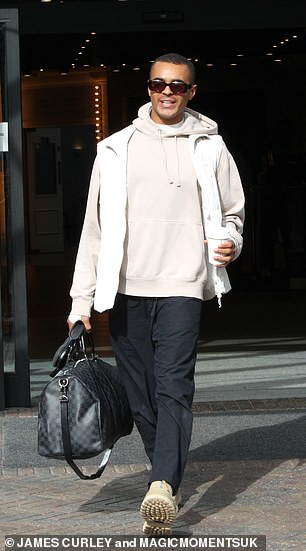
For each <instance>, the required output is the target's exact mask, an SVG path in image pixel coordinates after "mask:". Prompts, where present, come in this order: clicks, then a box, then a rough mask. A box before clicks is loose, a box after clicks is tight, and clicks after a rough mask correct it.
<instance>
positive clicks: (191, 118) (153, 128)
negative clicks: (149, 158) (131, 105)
mask: <svg viewBox="0 0 306 551" xmlns="http://www.w3.org/2000/svg"><path fill="white" fill-rule="evenodd" d="M151 110H152V104H151V102H149V103H146V104H145V105H143V106H142V107H140V109H139V111H138V118H137V119H134V120H133V123H132V124H133V126H135V128H137V130H139V131H140V132H142V133H144V134H150V135H152V134H153V135H154V134H156V136H159V135H160V130H161V129H162V126H163V125H160V124H156V123H155V122H153V121H152V119H151V116H150V114H151ZM170 128H171V125H167V133H165V134H166V135H167V136H186V135H188V136H190V135H191V134H199V135H203V134H218V125H217V123H216V122H215V121H213V120H212V119H209V118H208V117H206V116H205V115H202V114H201V113H198V112H197V111H194V110H193V109H189V108H188V107H186V109H185V120H184V121H183V122H182V124H181V125H180V126H179V128H177V126H176V125H174V127H173V132H171V131H170Z"/></svg>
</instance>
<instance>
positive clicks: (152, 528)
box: [142, 520, 172, 536]
mask: <svg viewBox="0 0 306 551" xmlns="http://www.w3.org/2000/svg"><path fill="white" fill-rule="evenodd" d="M142 531H143V533H144V534H146V535H147V536H170V535H171V534H172V524H171V523H167V522H154V521H153V520H145V521H144V524H143V527H142Z"/></svg>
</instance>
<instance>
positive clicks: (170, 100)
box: [148, 61, 196, 124]
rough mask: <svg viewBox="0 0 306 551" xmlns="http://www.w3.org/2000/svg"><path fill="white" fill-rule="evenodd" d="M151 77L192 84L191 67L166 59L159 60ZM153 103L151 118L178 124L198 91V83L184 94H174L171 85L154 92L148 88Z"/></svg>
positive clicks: (153, 68) (155, 120) (164, 122)
mask: <svg viewBox="0 0 306 551" xmlns="http://www.w3.org/2000/svg"><path fill="white" fill-rule="evenodd" d="M150 79H151V80H154V79H158V80H163V81H164V82H167V83H168V84H169V83H170V82H173V81H179V82H185V83H186V84H191V82H190V74H189V69H188V67H187V66H186V65H176V64H174V63H167V62H164V61H157V62H156V63H155V65H154V66H153V67H152V71H151V74H150ZM148 93H149V96H150V99H151V103H152V112H151V118H152V120H153V121H154V122H156V123H158V124H177V123H178V122H180V121H181V120H182V118H183V113H184V110H185V107H186V105H187V103H188V101H190V100H191V99H192V98H193V96H194V95H195V93H196V85H195V84H194V85H193V86H192V88H190V89H189V90H187V91H186V92H185V93H183V94H174V93H173V92H172V91H171V90H170V88H169V86H167V87H166V88H165V89H164V90H163V91H162V92H153V91H151V90H150V89H148Z"/></svg>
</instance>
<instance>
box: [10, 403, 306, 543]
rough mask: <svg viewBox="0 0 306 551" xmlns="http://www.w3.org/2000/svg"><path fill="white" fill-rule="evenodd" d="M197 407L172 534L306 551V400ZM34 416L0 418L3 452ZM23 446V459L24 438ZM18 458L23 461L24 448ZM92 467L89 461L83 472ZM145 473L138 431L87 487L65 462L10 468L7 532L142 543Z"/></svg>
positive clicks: (30, 413) (25, 412) (120, 444)
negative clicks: (259, 539) (237, 538)
mask: <svg viewBox="0 0 306 551" xmlns="http://www.w3.org/2000/svg"><path fill="white" fill-rule="evenodd" d="M194 409H195V419H194V435H193V441H192V446H191V451H190V459H189V463H188V466H187V469H186V474H185V477H184V481H183V484H182V492H183V497H184V501H183V507H182V508H181V510H180V512H179V515H178V517H177V521H176V523H175V526H174V530H173V534H174V535H176V536H180V535H189V536H191V535H193V536H197V535H220V536H221V535H226V534H227V535H232V536H233V535H244V536H247V535H255V534H258V535H259V534H264V535H266V537H267V550H268V551H282V550H287V551H294V550H296V551H305V549H306V524H305V518H306V447H305V439H304V435H305V434H306V404H305V400H304V399H296V400H283V401H276V400H275V401H264V400H262V401H261V402H260V401H251V402H247V401H244V402H241V403H239V402H236V403H235V402H228V403H226V402H223V403H221V402H220V403H219V404H218V403H217V402H215V404H214V406H213V407H212V405H211V404H200V403H199V404H196V405H195V408H194ZM36 415H37V411H36V409H35V408H34V409H32V410H11V411H10V412H6V414H4V415H2V416H1V421H2V427H4V430H3V433H2V438H4V452H5V450H6V447H7V446H8V438H9V435H5V431H6V428H8V427H11V428H12V427H14V424H12V423H13V421H14V419H15V422H16V423H17V422H18V421H19V422H22V421H23V422H30V421H32V423H36ZM16 426H17V424H16ZM5 427H6V428H5ZM31 432H33V427H32V429H31ZM24 434H25V438H27V439H28V438H29V435H27V434H26V433H24ZM32 436H33V435H32ZM35 438H36V435H35ZM16 445H17V444H16ZM22 445H23V447H24V456H26V453H27V447H26V442H25V443H24V444H22V439H20V440H19V446H22ZM17 452H18V454H19V456H22V453H23V449H22V447H21V449H20V448H19V449H18V450H16V453H17ZM25 459H26V458H25ZM44 459H45V458H44ZM48 461H51V460H46V465H49V463H48ZM3 463H5V454H4V457H2V464H3ZM21 463H22V462H21ZM51 465H52V466H51ZM95 466H96V465H95V464H94V462H93V461H90V466H86V467H84V471H85V472H87V473H90V472H93V470H94V468H95ZM148 469H149V466H148V464H147V463H146V459H145V456H144V454H143V450H142V446H141V443H140V439H139V436H138V434H137V433H136V432H135V431H133V433H132V435H131V436H129V437H126V438H124V439H122V440H121V441H119V442H118V443H117V445H116V448H115V450H114V452H113V456H112V459H111V462H110V464H109V465H108V467H107V468H106V470H105V472H104V474H103V475H102V477H101V479H98V480H93V481H82V480H80V479H79V478H78V477H77V476H76V475H75V474H74V473H73V472H72V471H71V470H70V468H69V467H66V464H65V462H61V461H60V462H55V464H54V465H53V464H52V462H51V463H50V466H35V464H33V465H32V466H29V465H27V466H26V467H22V466H21V467H14V468H10V467H8V466H6V467H3V469H2V476H1V478H0V480H1V495H2V499H1V502H2V513H1V520H0V533H1V534H2V535H3V534H7V535H8V534H27V535H68V534H69V535H99V536H103V535H113V536H119V535H121V534H122V535H135V536H137V535H138V536H140V535H141V525H142V520H141V517H140V515H139V506H140V503H141V500H142V498H143V495H144V492H145V489H146V484H147V480H148ZM3 549H4V547H3Z"/></svg>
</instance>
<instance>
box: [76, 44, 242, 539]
mask: <svg viewBox="0 0 306 551" xmlns="http://www.w3.org/2000/svg"><path fill="white" fill-rule="evenodd" d="M196 89H197V87H196V84H195V73H194V66H193V64H192V63H191V62H190V61H189V60H188V59H186V58H185V57H182V56H181V55H178V54H173V53H170V54H166V55H163V56H161V57H159V58H158V59H157V60H156V61H155V62H154V63H153V64H152V66H151V71H150V79H149V80H148V93H149V96H150V100H151V101H150V103H148V104H146V105H144V106H142V107H141V108H140V110H139V116H138V118H137V119H136V120H134V121H133V123H132V125H130V126H128V127H127V128H124V129H123V130H121V131H120V132H117V133H115V134H113V135H112V136H110V137H108V138H106V139H105V140H103V141H102V142H101V143H99V145H98V152H97V158H96V160H95V163H94V167H93V172H92V179H91V185H90V190H89V195H88V204H87V210H86V215H85V221H84V227H83V231H82V236H81V240H80V246H79V251H78V256H77V261H76V266H75V273H74V279H73V284H72V289H71V297H72V299H73V302H72V310H71V314H70V316H69V319H68V324H69V326H70V327H71V325H72V324H73V323H74V322H75V321H76V320H77V319H80V318H81V319H82V320H83V322H84V323H85V326H86V328H87V330H90V328H91V325H90V311H91V308H92V306H93V305H94V308H95V309H96V310H98V311H99V312H102V311H105V310H109V311H110V312H109V320H110V334H111V340H112V346H113V351H114V355H115V358H116V361H117V363H118V365H119V367H120V368H121V372H122V377H123V381H124V384H125V388H126V391H127V395H128V398H129V401H130V405H131V409H132V412H133V417H134V421H135V424H136V426H137V428H138V430H139V433H140V435H141V438H142V441H143V444H144V447H145V450H146V453H147V456H148V458H149V460H150V462H151V466H152V470H151V475H150V479H149V488H148V491H147V493H146V494H145V497H144V500H143V502H142V504H141V508H140V512H141V515H142V516H143V519H144V524H143V531H144V533H146V534H157V535H158V534H170V533H171V528H172V524H173V522H174V520H175V518H176V515H177V512H178V506H179V501H180V492H179V487H180V484H181V481H182V478H183V474H184V469H185V465H186V461H187V455H188V449H189V445H190V438H191V431H192V411H191V406H192V400H193V395H194V367H195V361H196V351H197V339H198V334H199V323H200V317H201V309H202V303H203V300H204V299H208V298H212V297H213V296H216V295H217V296H218V299H219V301H220V300H221V294H222V293H223V292H226V291H228V290H229V288H230V285H229V281H228V278H227V275H226V270H225V268H226V266H227V265H228V264H229V263H230V262H232V261H233V260H234V259H235V258H236V257H237V256H238V255H239V253H240V251H241V247H242V237H241V234H242V227H243V218H244V195H243V190H242V187H241V182H240V178H239V174H238V171H237V168H236V165H235V163H234V161H233V158H232V157H231V155H230V153H229V151H228V150H227V148H226V147H225V145H224V142H223V140H222V138H221V137H220V136H218V135H217V125H216V123H215V122H214V121H212V120H210V119H208V118H207V117H205V116H203V115H201V114H199V113H196V112H194V111H192V110H190V109H189V108H187V104H188V102H189V101H190V100H191V99H192V98H193V97H194V95H195V93H196ZM220 227H221V230H222V232H223V237H224V239H223V242H222V243H221V244H220V245H219V246H217V247H216V248H215V261H216V262H217V263H218V266H219V267H218V268H217V267H215V266H213V265H212V264H210V263H209V262H208V260H207V250H206V249H207V246H206V236H207V232H208V230H209V232H210V233H211V232H214V231H215V230H216V231H217V232H218V230H219V231H220Z"/></svg>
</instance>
